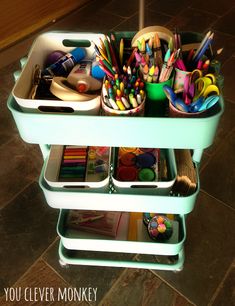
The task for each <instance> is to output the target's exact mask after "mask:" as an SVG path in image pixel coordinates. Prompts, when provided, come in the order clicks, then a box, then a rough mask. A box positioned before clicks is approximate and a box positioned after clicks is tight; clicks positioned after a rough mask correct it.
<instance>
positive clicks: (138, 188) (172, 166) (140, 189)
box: [112, 149, 177, 195]
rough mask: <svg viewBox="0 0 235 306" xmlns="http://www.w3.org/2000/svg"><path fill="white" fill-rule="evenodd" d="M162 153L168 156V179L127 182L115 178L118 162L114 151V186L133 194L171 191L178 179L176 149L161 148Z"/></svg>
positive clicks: (166, 193)
mask: <svg viewBox="0 0 235 306" xmlns="http://www.w3.org/2000/svg"><path fill="white" fill-rule="evenodd" d="M161 154H162V155H164V156H165V158H166V165H167V172H168V180H164V181H161V180H156V181H152V182H140V181H132V182H129V181H128V182H126V181H120V180H118V179H116V178H115V176H114V174H115V166H116V163H117V160H116V159H117V156H116V154H115V152H114V154H113V155H114V156H113V158H114V161H113V165H114V170H113V175H112V182H113V185H114V188H115V189H116V190H117V191H118V192H124V193H125V192H127V190H128V193H133V194H138V193H142V194H150V195H151V194H152V195H153V194H156V195H168V194H169V193H170V190H171V187H172V186H173V184H174V182H175V179H176V173H177V169H176V161H175V155H174V150H172V149H161Z"/></svg>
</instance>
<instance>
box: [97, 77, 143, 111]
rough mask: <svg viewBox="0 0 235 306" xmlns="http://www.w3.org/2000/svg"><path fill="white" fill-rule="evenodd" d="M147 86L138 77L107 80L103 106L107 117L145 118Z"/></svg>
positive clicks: (104, 87) (103, 92)
mask: <svg viewBox="0 0 235 306" xmlns="http://www.w3.org/2000/svg"><path fill="white" fill-rule="evenodd" d="M144 87H145V85H144V83H143V81H142V80H141V79H140V78H138V77H137V76H136V75H134V74H133V75H132V74H131V73H129V74H127V75H115V78H114V79H109V78H106V79H105V80H104V83H103V87H102V95H101V106H102V110H103V113H104V115H107V116H144V111H145V100H146V95H145V88H144Z"/></svg>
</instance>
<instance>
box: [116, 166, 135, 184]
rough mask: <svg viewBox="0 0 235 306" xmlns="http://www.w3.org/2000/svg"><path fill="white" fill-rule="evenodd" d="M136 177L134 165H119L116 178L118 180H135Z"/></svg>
mask: <svg viewBox="0 0 235 306" xmlns="http://www.w3.org/2000/svg"><path fill="white" fill-rule="evenodd" d="M136 177H137V169H136V168H135V167H125V166H123V167H119V168H118V173H117V178H118V179H119V180H120V181H135V180H136Z"/></svg>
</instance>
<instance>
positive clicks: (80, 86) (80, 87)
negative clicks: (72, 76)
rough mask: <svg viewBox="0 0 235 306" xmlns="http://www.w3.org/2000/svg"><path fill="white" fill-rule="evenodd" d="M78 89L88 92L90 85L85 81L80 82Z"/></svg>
mask: <svg viewBox="0 0 235 306" xmlns="http://www.w3.org/2000/svg"><path fill="white" fill-rule="evenodd" d="M76 89H77V91H78V92H86V91H87V90H88V86H87V85H86V84H84V83H78V84H77V86H76Z"/></svg>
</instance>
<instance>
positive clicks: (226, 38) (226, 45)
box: [212, 27, 235, 64]
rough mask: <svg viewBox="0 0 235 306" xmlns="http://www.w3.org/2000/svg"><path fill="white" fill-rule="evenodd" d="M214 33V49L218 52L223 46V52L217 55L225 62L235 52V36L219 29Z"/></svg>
mask: <svg viewBox="0 0 235 306" xmlns="http://www.w3.org/2000/svg"><path fill="white" fill-rule="evenodd" d="M212 30H213V27H212ZM214 33H215V35H214V39H213V43H212V47H213V51H214V52H216V51H217V50H219V49H221V48H223V51H222V53H221V54H220V55H219V56H217V60H218V61H220V62H221V63H222V64H224V62H225V61H227V60H228V59H229V58H230V57H231V56H232V55H233V54H234V53H235V37H234V36H232V35H228V34H225V33H222V32H218V31H214Z"/></svg>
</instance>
